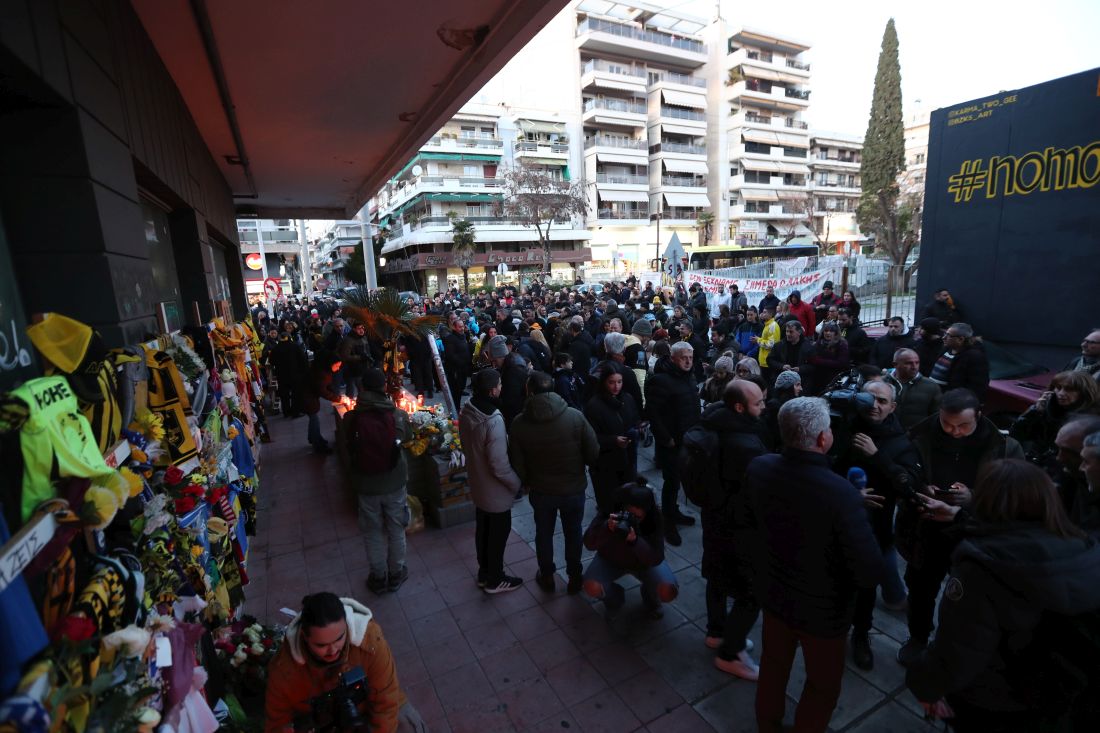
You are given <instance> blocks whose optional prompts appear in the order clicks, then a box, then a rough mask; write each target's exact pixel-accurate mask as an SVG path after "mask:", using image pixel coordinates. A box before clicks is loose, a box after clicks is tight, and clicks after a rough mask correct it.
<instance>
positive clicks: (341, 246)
mask: <svg viewBox="0 0 1100 733" xmlns="http://www.w3.org/2000/svg"><path fill="white" fill-rule="evenodd" d="M369 232H370V225H369V224H366V225H364V223H363V222H360V221H359V220H358V219H343V220H336V221H333V222H332V223H331V224H329V226H328V227H327V228H326V229H325V231H324V232H322V233H321V235H320V236H319V237H318V238H317V240H316V241H314V242H311V243H310V245H309V249H310V262H311V265H312V270H313V282H315V283H318V282H321V283H323V282H324V281H328V287H330V288H342V287H345V286H348V285H355V284H358V283H355V282H353V281H352V279H351V278H349V277H348V275H347V273H346V272H345V269H346V267H347V262H348V259H349V258H350V257H351V256H352V255H353V254H354V253H355V250H356V248H358V247H359V246H360V244H361V243H362V242H363V236H364V234H367V235H368V236H367V241H368V242H369V241H370V236H369Z"/></svg>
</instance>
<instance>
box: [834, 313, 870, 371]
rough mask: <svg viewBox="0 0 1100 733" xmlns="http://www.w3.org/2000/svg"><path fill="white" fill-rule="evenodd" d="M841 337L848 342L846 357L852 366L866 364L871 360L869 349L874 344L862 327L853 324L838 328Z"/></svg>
mask: <svg viewBox="0 0 1100 733" xmlns="http://www.w3.org/2000/svg"><path fill="white" fill-rule="evenodd" d="M840 335H841V337H842V338H843V339H844V340H845V341H847V342H848V355H849V356H850V357H851V359H852V363H853V364H867V363H869V361H870V359H871V349H872V348H873V347H874V345H875V342H874V341H872V340H871V337H870V336H868V335H867V332H866V331H864V330H863V328H862V327H860V326H857V325H855V324H854V323H853V324H852V325H851V326H848V327H847V328H844V327H843V326H841V327H840Z"/></svg>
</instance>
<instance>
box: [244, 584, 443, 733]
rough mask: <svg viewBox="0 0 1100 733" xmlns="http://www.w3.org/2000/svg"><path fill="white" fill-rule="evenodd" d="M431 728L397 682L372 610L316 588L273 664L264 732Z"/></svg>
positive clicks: (416, 732)
mask: <svg viewBox="0 0 1100 733" xmlns="http://www.w3.org/2000/svg"><path fill="white" fill-rule="evenodd" d="M360 730H361V731H367V730H370V731H372V732H373V733H377V732H382V733H395V732H400V733H426V732H427V730H428V729H427V726H425V725H424V721H423V720H422V719H421V718H420V714H419V713H418V712H417V711H416V708H414V707H413V706H412V704H410V703H409V701H408V699H407V698H406V697H405V693H404V692H403V691H402V690H401V686H400V684H398V681H397V669H396V667H395V666H394V662H393V655H392V654H391V653H390V647H389V645H388V644H387V643H386V639H385V637H384V636H383V635H382V629H381V628H380V627H379V626H378V623H377V622H376V621H374V620H373V618H372V614H371V612H370V609H369V608H367V607H366V606H363V605H362V604H360V603H358V602H357V601H354V600H352V599H351V598H338V597H337V596H336V595H335V594H333V593H314V594H313V595H309V596H306V597H305V598H303V599H302V610H301V612H300V613H299V614H298V615H297V616H295V617H294V620H293V621H291V622H290V625H289V626H288V627H287V630H286V638H285V639H284V640H283V644H282V646H281V647H280V648H279V651H278V652H276V654H275V656H274V658H272V660H271V664H270V665H269V666H268V670H267V696H266V699H265V700H264V731H265V733H293V732H294V731H360Z"/></svg>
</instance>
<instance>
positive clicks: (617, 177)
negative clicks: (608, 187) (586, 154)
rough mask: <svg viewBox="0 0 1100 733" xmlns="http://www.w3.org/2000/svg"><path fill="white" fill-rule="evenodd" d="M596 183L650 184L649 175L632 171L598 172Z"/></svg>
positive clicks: (618, 184)
mask: <svg viewBox="0 0 1100 733" xmlns="http://www.w3.org/2000/svg"><path fill="white" fill-rule="evenodd" d="M596 183H607V184H612V185H616V186H648V185H649V176H646V175H636V174H632V173H596Z"/></svg>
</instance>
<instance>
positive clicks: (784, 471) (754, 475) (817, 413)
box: [742, 397, 884, 733]
mask: <svg viewBox="0 0 1100 733" xmlns="http://www.w3.org/2000/svg"><path fill="white" fill-rule="evenodd" d="M779 430H780V433H781V434H782V437H783V445H784V446H785V450H784V452H783V453H782V454H781V455H779V454H769V455H765V456H760V457H759V458H756V459H754V460H753V461H752V462H751V463H750V464H749V467H748V469H747V471H746V472H745V479H744V483H743V484H742V487H743V488H742V490H743V491H747V492H748V501H749V507H750V509H749V511H750V517H751V520H750V521H751V522H752V524H753V526H755V527H756V528H757V531H758V540H757V541H758V543H759V544H758V546H757V547H756V550H757V552H758V561H757V563H756V568H757V575H756V577H755V578H754V589H755V591H756V596H757V598H758V599H759V601H760V605H761V606H762V607H763V609H764V635H763V642H764V643H763V653H762V657H761V660H760V679H759V683H758V687H757V690H756V722H757V725H758V726H759V729H760V730H761V731H765V732H766V733H773V732H774V733H778V732H779V731H781V730H783V729H784V728H783V716H784V712H785V710H786V702H787V700H786V692H787V681H788V680H789V678H790V674H791V664H792V663H793V661H794V655H795V650H796V649H797V648H798V647H799V646H801V647H802V654H803V657H804V659H805V662H806V684H805V686H804V687H803V688H802V695H801V698H800V699H799V701H798V707H797V709H796V711H795V720H797V721H798V729H799V730H801V731H824V730H825V729H826V728H827V727H828V724H829V718H830V717H831V716H832V713H833V709H834V708H835V707H836V703H837V699H838V698H839V697H840V684H841V678H842V677H843V675H844V653H845V640H846V639H847V635H848V630H849V628H850V627H851V625H852V616H853V614H854V612H855V606H856V592H857V591H858V590H860V589H867V588H872V589H873V588H874V587H875V586H876V585H877V584H878V582H879V581H880V579H881V578H882V574H883V569H884V568H883V559H882V553H881V552H880V551H879V548H878V544H877V543H876V542H875V538H874V535H873V534H872V532H871V525H870V523H869V522H868V520H867V513H866V512H865V511H864V508H863V507H864V504H863V496H861V495H860V492H859V491H858V490H857V489H856V488H855V487H853V486H852V484H851V483H849V482H848V481H847V480H845V479H844V478H843V477H841V476H838V475H837V474H835V473H833V472H832V471H831V470H830V468H829V458H828V456H827V454H828V452H829V449H830V448H831V447H832V445H833V432H832V430H831V429H830V427H829V405H828V403H827V402H826V401H825V400H823V399H821V398H819V397H796V398H794V399H792V400H791V401H789V402H787V403H786V404H785V405H783V407H782V408H780V410H779ZM873 488H874V487H871V489H873ZM869 490H870V489H869Z"/></svg>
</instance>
